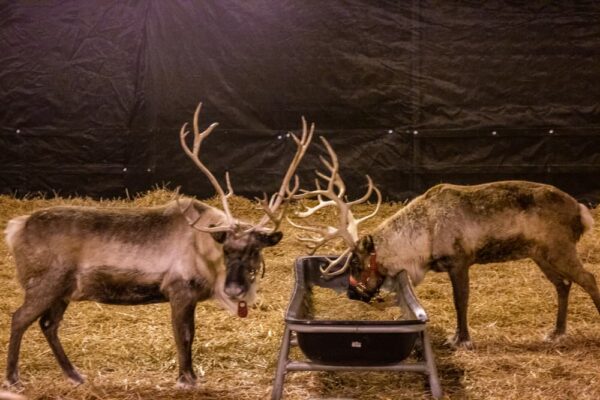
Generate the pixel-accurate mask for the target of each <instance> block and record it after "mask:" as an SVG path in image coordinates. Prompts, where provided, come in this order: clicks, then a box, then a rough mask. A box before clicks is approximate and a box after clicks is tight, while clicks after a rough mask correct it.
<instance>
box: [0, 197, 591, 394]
mask: <svg viewBox="0 0 600 400" xmlns="http://www.w3.org/2000/svg"><path fill="white" fill-rule="evenodd" d="M172 196H173V193H171V192H168V191H165V190H155V191H152V192H150V193H148V194H146V195H144V196H140V197H138V198H136V199H133V200H130V201H125V200H115V201H102V202H100V204H101V205H102V206H106V207H112V206H123V205H125V206H131V207H134V206H149V205H157V204H162V203H165V202H167V201H169V200H170V199H171V198H172ZM209 202H210V203H211V204H213V205H216V204H217V203H216V202H215V201H214V200H210V201H209ZM58 204H86V205H97V204H99V202H96V201H92V200H89V199H81V198H74V199H61V198H55V199H40V198H29V199H25V200H17V199H14V198H11V197H7V196H0V226H2V227H4V226H5V224H6V222H7V221H8V220H9V219H10V218H12V217H15V216H17V215H21V214H26V213H29V212H31V211H32V210H34V209H37V208H41V207H47V206H53V205H58ZM232 205H233V209H234V213H236V215H237V216H242V217H244V218H245V219H247V220H254V221H256V218H257V215H258V214H257V211H256V210H255V207H254V205H253V204H252V203H251V202H249V201H248V200H246V199H243V198H234V199H233V200H232ZM401 206H402V205H401V204H389V203H388V204H384V205H383V207H382V210H381V211H380V213H379V215H378V216H377V217H376V218H374V219H372V220H369V221H368V222H367V223H365V226H364V227H363V229H365V230H368V229H369V228H372V227H374V226H375V225H377V224H378V223H380V222H381V221H382V220H383V219H384V218H385V217H386V216H389V215H391V214H392V213H393V212H395V210H397V209H398V208H399V207H401ZM372 207H373V206H372V205H364V206H362V208H360V207H359V210H358V214H363V213H366V212H368V211H369V210H371V209H372ZM599 213H600V211H599V210H598V209H596V210H594V215H595V218H596V221H598V222H599V223H597V224H596V227H595V229H594V231H593V232H591V233H587V234H586V235H585V236H584V238H583V239H582V240H581V242H580V245H579V250H580V255H581V258H582V260H583V262H584V263H585V265H586V267H587V268H588V269H589V270H590V271H592V272H593V273H594V274H595V276H596V277H597V279H598V280H599V281H600V215H599ZM282 229H283V231H284V233H285V237H284V239H283V241H282V242H281V243H280V244H279V245H278V246H276V247H273V248H270V249H266V250H265V258H266V263H267V273H266V276H265V278H264V280H263V283H262V291H261V298H262V301H261V303H260V304H259V305H258V306H257V307H255V308H253V309H251V310H250V313H249V317H248V318H246V319H240V318H236V317H231V316H229V315H228V314H227V313H226V312H225V311H223V310H221V309H220V308H218V307H217V306H216V305H215V304H214V303H213V302H210V301H209V302H204V303H200V304H199V306H198V309H197V313H196V324H197V328H196V341H195V343H194V348H193V355H194V364H195V368H196V370H197V372H198V373H199V375H201V379H200V383H199V385H198V387H197V389H195V390H188V391H183V390H178V389H175V387H174V383H175V378H176V373H177V369H176V354H175V345H174V342H173V339H172V335H171V326H170V322H169V309H168V306H167V305H166V304H159V305H149V306H133V307H129V306H108V305H101V304H95V303H90V302H81V303H71V306H70V307H69V309H68V310H67V313H66V315H65V319H64V321H63V323H62V325H61V330H60V336H61V339H62V342H63V344H64V346H65V348H66V351H67V353H68V354H69V356H70V358H71V360H72V361H73V363H74V364H75V365H76V366H77V367H78V369H79V370H80V372H82V373H83V374H85V375H86V377H87V381H86V383H85V384H83V385H80V386H77V387H75V386H73V385H72V384H70V383H69V382H68V381H67V380H66V379H64V378H63V376H62V375H61V372H60V369H59V367H58V365H57V363H56V361H55V360H54V357H53V356H52V353H51V351H50V349H49V347H48V345H47V343H46V341H45V340H44V337H43V336H42V334H41V332H40V330H39V328H38V327H37V324H35V325H32V327H31V328H30V329H29V330H28V331H27V333H26V334H25V339H24V341H23V346H22V350H21V363H20V366H21V378H22V380H23V382H24V389H23V391H22V393H21V394H22V395H24V396H26V397H27V398H29V399H65V400H66V399H128V400H133V399H220V400H225V399H232V400H233V399H235V400H244V399H266V398H269V396H270V391H271V385H272V380H273V377H274V373H275V366H276V361H277V356H278V352H279V346H280V343H281V335H282V331H283V326H284V323H283V314H284V311H285V309H286V306H287V303H288V300H289V297H290V290H291V288H292V278H293V271H292V265H293V261H294V259H295V258H296V257H297V256H300V255H303V254H306V251H305V250H304V248H303V247H302V246H301V245H300V244H298V243H297V242H296V241H295V239H294V234H295V231H294V229H293V228H292V227H291V226H290V225H289V224H287V223H286V222H284V225H283V227H282ZM334 250H335V249H334ZM325 251H328V252H329V251H331V249H329V250H327V249H326V250H325ZM471 278H472V279H471V300H470V308H469V317H470V326H471V333H472V336H473V340H474V342H475V344H476V350H475V351H465V350H458V351H452V350H450V349H449V348H448V347H447V345H445V344H444V341H445V339H446V337H447V336H449V335H450V334H451V333H452V332H453V330H454V318H455V317H454V315H455V314H454V307H453V304H452V295H451V288H450V284H449V281H448V278H447V276H446V275H445V274H435V273H430V274H428V275H427V277H426V278H425V282H424V283H423V284H421V285H420V286H419V287H418V288H417V289H416V291H417V295H418V296H419V298H420V300H421V302H422V304H423V305H424V307H425V309H426V310H427V312H428V314H429V317H430V322H429V323H428V329H429V332H430V335H431V337H432V341H433V348H434V352H435V354H436V357H437V365H438V370H439V375H440V378H441V382H442V386H443V389H444V392H445V396H446V398H450V399H463V398H468V399H575V398H577V399H599V398H600V362H599V360H600V316H599V315H598V312H597V311H596V308H595V307H594V305H593V303H592V301H591V299H590V298H589V297H588V296H587V295H586V294H585V293H584V292H583V290H581V289H580V288H579V287H575V286H574V287H573V290H572V292H571V299H570V310H569V327H568V335H567V337H565V338H564V339H562V340H561V341H559V342H547V341H544V336H545V334H546V333H548V332H549V331H550V330H551V328H552V326H553V324H554V318H555V313H556V294H555V291H554V288H553V286H552V285H551V284H550V283H549V282H548V281H547V280H546V279H545V278H544V277H543V276H542V273H541V272H540V271H539V270H538V269H537V267H535V265H534V264H533V263H532V262H531V261H521V262H511V263H504V264H491V265H484V266H474V267H472V269H471ZM0 287H2V299H1V300H0V360H2V361H0V368H1V369H4V367H5V361H4V360H5V359H6V349H7V342H8V337H9V330H10V316H11V314H12V312H13V311H14V310H15V309H16V308H17V307H18V306H19V305H20V303H21V300H22V291H21V289H20V288H19V286H18V284H17V282H16V279H15V271H14V264H13V260H12V258H11V256H10V255H9V254H8V251H7V248H6V246H5V244H4V241H2V244H1V245H0ZM424 382H425V380H424V378H423V376H422V375H419V374H413V373H364V372H361V373H333V372H327V373H325V372H302V373H290V374H288V377H287V378H286V383H285V386H284V396H285V398H286V399H309V398H352V399H363V400H364V399H403V398H406V399H414V398H427V396H428V392H427V388H426V386H425V384H424ZM0 396H1V395H0Z"/></svg>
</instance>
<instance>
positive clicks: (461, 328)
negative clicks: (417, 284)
mask: <svg viewBox="0 0 600 400" xmlns="http://www.w3.org/2000/svg"><path fill="white" fill-rule="evenodd" d="M448 274H449V275H450V282H452V293H453V297H454V307H455V308H456V333H455V334H454V337H452V338H450V339H449V340H448V342H449V343H450V344H451V345H452V346H455V347H463V348H465V349H468V350H472V349H473V343H471V337H470V336H469V324H468V322H467V308H468V305H469V267H468V266H464V265H458V266H456V265H455V266H452V267H451V268H449V269H448Z"/></svg>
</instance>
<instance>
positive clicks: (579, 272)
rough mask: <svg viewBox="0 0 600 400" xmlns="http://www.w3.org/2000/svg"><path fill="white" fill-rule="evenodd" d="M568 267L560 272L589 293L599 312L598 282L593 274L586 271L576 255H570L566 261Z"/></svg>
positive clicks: (599, 295)
mask: <svg viewBox="0 0 600 400" xmlns="http://www.w3.org/2000/svg"><path fill="white" fill-rule="evenodd" d="M567 265H568V267H567V268H565V270H561V273H562V274H563V275H564V276H565V277H566V278H567V279H568V280H570V281H573V282H575V283H576V284H578V285H579V286H581V287H582V288H583V290H585V291H586V292H587V294H589V295H590V297H591V298H592V300H593V301H594V304H595V305H596V309H598V313H600V291H599V290H598V284H597V283H596V278H595V277H594V275H593V274H592V273H591V272H589V271H587V270H586V269H585V268H584V267H583V265H582V264H581V261H579V258H577V256H575V257H571V259H570V260H569V262H568V264H567Z"/></svg>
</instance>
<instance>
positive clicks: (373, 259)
mask: <svg viewBox="0 0 600 400" xmlns="http://www.w3.org/2000/svg"><path fill="white" fill-rule="evenodd" d="M369 267H370V268H371V271H373V272H375V271H377V253H371V258H370V259H369Z"/></svg>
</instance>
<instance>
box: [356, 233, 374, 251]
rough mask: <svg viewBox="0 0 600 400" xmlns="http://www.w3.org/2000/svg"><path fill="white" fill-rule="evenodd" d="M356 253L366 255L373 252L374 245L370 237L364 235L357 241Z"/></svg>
mask: <svg viewBox="0 0 600 400" xmlns="http://www.w3.org/2000/svg"><path fill="white" fill-rule="evenodd" d="M358 251H359V252H361V253H367V254H370V253H374V252H375V244H374V243H373V237H372V236H371V235H365V236H363V237H361V238H360V240H359V241H358Z"/></svg>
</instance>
